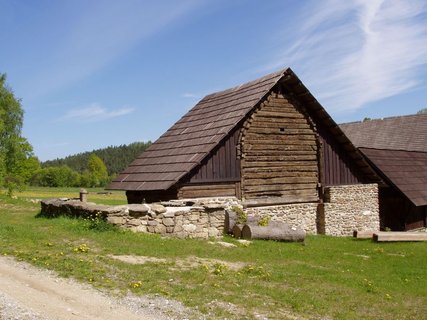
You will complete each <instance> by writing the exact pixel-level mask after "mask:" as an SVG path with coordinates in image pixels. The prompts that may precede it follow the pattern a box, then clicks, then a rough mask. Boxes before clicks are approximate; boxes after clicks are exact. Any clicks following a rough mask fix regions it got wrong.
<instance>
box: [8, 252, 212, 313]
mask: <svg viewBox="0 0 427 320" xmlns="http://www.w3.org/2000/svg"><path fill="white" fill-rule="evenodd" d="M0 319H1V320H12V319H13V320H22V319H24V320H27V319H28V320H65V319H67V320H68V319H88V320H89V319H90V320H95V319H103V320H113V319H129V320H133V319H140V320H141V319H159V320H162V319H204V317H203V316H202V315H201V314H200V313H198V312H197V310H193V309H189V308H186V307H185V306H183V305H182V304H181V303H179V302H177V301H174V300H168V299H164V298H162V297H135V296H127V297H125V298H121V299H117V298H114V297H111V296H108V295H106V294H104V293H102V292H100V291H97V290H95V289H93V288H92V287H90V286H88V285H82V284H80V283H77V282H76V281H73V280H70V279H63V278H59V277H58V276H56V275H55V274H54V273H53V272H49V271H46V270H40V269H37V268H35V267H33V266H31V265H29V264H27V263H24V262H17V261H15V260H14V259H12V258H9V257H0Z"/></svg>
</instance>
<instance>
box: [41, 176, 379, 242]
mask: <svg viewBox="0 0 427 320" xmlns="http://www.w3.org/2000/svg"><path fill="white" fill-rule="evenodd" d="M234 206H238V207H240V208H242V203H241V202H240V201H239V200H237V198H234V197H218V198H199V199H185V200H171V201H167V202H160V203H153V204H127V205H121V206H106V205H97V204H95V203H91V202H82V201H80V200H78V199H66V198H63V199H51V200H45V201H42V202H41V212H42V214H44V215H47V216H51V217H56V216H60V215H66V216H71V217H95V216H97V217H99V218H103V219H105V220H107V221H108V222H110V223H112V224H115V225H117V226H120V227H123V228H126V229H130V230H132V231H135V232H146V233H155V234H161V235H171V236H175V237H178V238H201V239H207V238H218V237H221V236H222V235H223V233H224V224H225V211H226V210H231V209H232V208H233V207H234ZM244 210H245V213H246V214H247V216H248V217H255V218H257V219H258V220H260V219H262V218H264V217H268V218H269V219H268V220H269V221H279V222H284V223H286V224H288V225H289V227H290V228H300V229H302V230H304V231H305V232H306V233H308V234H316V233H324V234H327V235H333V236H350V235H352V232H353V231H354V230H358V231H366V230H379V207H378V185H377V184H359V185H348V186H336V187H327V188H325V197H324V202H323V203H322V202H320V203H319V202H309V203H295V204H284V205H270V206H262V207H251V208H246V209H244ZM258 220H257V221H258Z"/></svg>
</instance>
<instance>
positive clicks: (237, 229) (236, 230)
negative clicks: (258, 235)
mask: <svg viewBox="0 0 427 320" xmlns="http://www.w3.org/2000/svg"><path fill="white" fill-rule="evenodd" d="M243 226H244V225H243V224H235V225H234V227H233V229H232V234H233V237H234V238H236V239H240V238H241V237H242V228H243Z"/></svg>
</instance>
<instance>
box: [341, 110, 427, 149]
mask: <svg viewBox="0 0 427 320" xmlns="http://www.w3.org/2000/svg"><path fill="white" fill-rule="evenodd" d="M340 127H341V129H342V130H343V131H344V133H345V134H346V135H347V136H348V137H349V138H350V140H351V141H352V142H353V144H354V145H356V147H360V148H373V149H391V150H406V151H420V152H427V114H416V115H409V116H400V117H392V118H384V119H375V120H367V121H363V122H352V123H344V124H341V125H340Z"/></svg>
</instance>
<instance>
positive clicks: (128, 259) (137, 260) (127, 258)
mask: <svg viewBox="0 0 427 320" xmlns="http://www.w3.org/2000/svg"><path fill="white" fill-rule="evenodd" d="M109 257H110V258H112V259H115V260H119V261H122V262H125V263H130V264H145V263H159V264H161V263H163V264H166V263H174V264H175V267H172V268H176V267H177V268H179V270H190V269H194V268H198V267H200V266H203V265H206V266H208V267H212V266H215V265H217V264H222V265H225V266H226V267H227V268H228V269H230V270H233V271H239V270H240V269H242V268H244V267H245V266H246V265H247V264H246V263H244V262H229V261H224V260H219V259H208V258H199V257H196V256H188V257H186V258H183V259H181V258H177V259H165V258H156V257H147V256H133V255H120V256H118V255H110V256H109Z"/></svg>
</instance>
